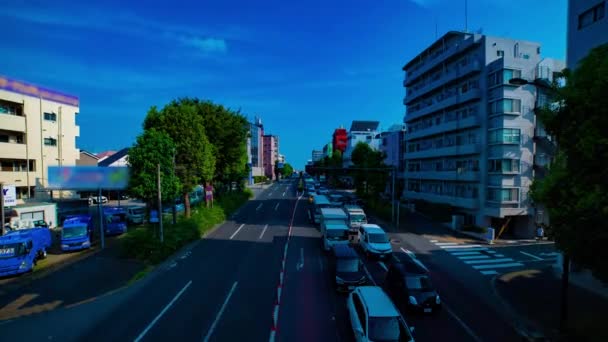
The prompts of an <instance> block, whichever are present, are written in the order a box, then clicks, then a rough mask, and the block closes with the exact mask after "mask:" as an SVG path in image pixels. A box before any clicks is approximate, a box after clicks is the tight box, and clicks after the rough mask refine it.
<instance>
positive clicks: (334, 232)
mask: <svg viewBox="0 0 608 342" xmlns="http://www.w3.org/2000/svg"><path fill="white" fill-rule="evenodd" d="M347 233H348V230H346V229H327V230H326V231H325V235H326V236H327V238H328V239H330V240H346V239H348V234H347Z"/></svg>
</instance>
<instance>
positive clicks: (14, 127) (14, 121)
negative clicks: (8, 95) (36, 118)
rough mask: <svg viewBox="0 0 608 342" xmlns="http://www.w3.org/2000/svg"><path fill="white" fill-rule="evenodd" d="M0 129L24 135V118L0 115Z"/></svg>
mask: <svg viewBox="0 0 608 342" xmlns="http://www.w3.org/2000/svg"><path fill="white" fill-rule="evenodd" d="M0 128H2V129H3V130H6V131H13V132H23V133H25V131H26V130H25V116H20V115H8V114H0Z"/></svg>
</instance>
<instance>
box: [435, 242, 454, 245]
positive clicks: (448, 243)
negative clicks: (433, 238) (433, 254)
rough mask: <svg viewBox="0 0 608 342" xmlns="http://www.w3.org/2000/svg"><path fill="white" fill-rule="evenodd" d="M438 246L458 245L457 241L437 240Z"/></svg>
mask: <svg viewBox="0 0 608 342" xmlns="http://www.w3.org/2000/svg"><path fill="white" fill-rule="evenodd" d="M435 244H436V245H437V246H456V245H457V244H458V243H457V242H435Z"/></svg>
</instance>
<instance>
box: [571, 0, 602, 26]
mask: <svg viewBox="0 0 608 342" xmlns="http://www.w3.org/2000/svg"><path fill="white" fill-rule="evenodd" d="M605 15H606V1H602V2H601V3H599V4H597V5H595V6H593V7H592V8H590V9H588V10H587V11H585V12H583V13H581V14H579V16H578V29H579V30H580V29H582V28H585V27H587V26H589V25H591V24H593V23H595V22H597V21H599V20H600V19H603V18H604V16H605Z"/></svg>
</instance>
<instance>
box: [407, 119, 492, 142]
mask: <svg viewBox="0 0 608 342" xmlns="http://www.w3.org/2000/svg"><path fill="white" fill-rule="evenodd" d="M480 124H481V120H480V119H479V117H477V116H469V117H467V118H464V119H460V120H454V121H448V122H445V123H442V124H439V125H433V126H431V127H429V128H425V129H421V130H418V131H415V132H412V133H408V134H407V138H408V139H409V140H414V139H418V138H422V137H426V136H430V135H435V134H439V133H443V132H449V131H455V130H459V129H463V128H470V127H477V126H479V125H480Z"/></svg>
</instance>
